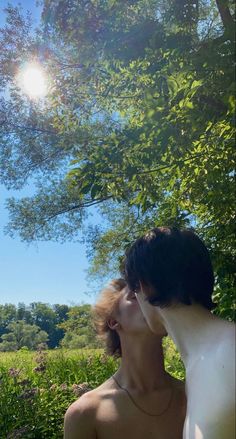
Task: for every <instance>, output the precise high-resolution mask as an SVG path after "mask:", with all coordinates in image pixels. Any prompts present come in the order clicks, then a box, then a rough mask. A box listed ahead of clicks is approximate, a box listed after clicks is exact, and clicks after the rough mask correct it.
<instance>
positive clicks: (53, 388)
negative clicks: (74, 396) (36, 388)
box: [49, 384, 57, 391]
mask: <svg viewBox="0 0 236 439" xmlns="http://www.w3.org/2000/svg"><path fill="white" fill-rule="evenodd" d="M49 390H51V391H54V390H57V385H56V384H52V385H51V387H49Z"/></svg>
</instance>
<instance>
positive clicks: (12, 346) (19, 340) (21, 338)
mask: <svg viewBox="0 0 236 439" xmlns="http://www.w3.org/2000/svg"><path fill="white" fill-rule="evenodd" d="M6 329H7V331H8V332H7V333H5V334H3V335H2V337H1V338H2V342H1V343H0V350H1V351H17V350H19V349H21V348H23V347H27V348H28V349H36V348H37V346H38V345H39V344H41V343H43V344H46V342H47V341H48V334H47V333H46V332H45V331H42V330H41V329H40V328H39V326H37V325H29V324H28V323H25V322H24V320H18V321H16V322H12V323H9V325H7V327H6Z"/></svg>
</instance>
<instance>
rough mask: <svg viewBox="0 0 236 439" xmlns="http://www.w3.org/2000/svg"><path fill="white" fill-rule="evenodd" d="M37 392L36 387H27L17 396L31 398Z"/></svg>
mask: <svg viewBox="0 0 236 439" xmlns="http://www.w3.org/2000/svg"><path fill="white" fill-rule="evenodd" d="M38 392H39V389H38V387H33V388H32V389H27V390H25V391H24V392H23V393H21V395H19V398H21V399H31V398H33V397H34V396H35V395H36V394H37V393H38Z"/></svg>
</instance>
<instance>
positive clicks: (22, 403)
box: [0, 339, 184, 439]
mask: <svg viewBox="0 0 236 439" xmlns="http://www.w3.org/2000/svg"><path fill="white" fill-rule="evenodd" d="M164 345H165V358H166V359H165V364H166V369H167V370H168V372H170V373H171V374H172V375H174V376H175V377H177V378H180V379H183V378H184V371H183V366H182V363H181V361H180V359H179V355H178V353H177V352H176V351H175V348H174V346H173V344H172V343H171V342H170V340H169V339H166V340H165V342H164ZM118 366H119V360H118V359H114V358H112V357H109V356H107V355H106V354H105V353H104V351H103V350H102V349H84V350H62V349H58V350H51V351H38V352H31V351H27V350H24V349H23V350H19V351H17V352H10V353H8V352H7V353H6V352H4V353H0V394H1V398H0V431H1V436H0V437H1V439H13V438H14V439H15V438H24V439H44V438H45V439H46V438H47V439H49V438H50V439H60V438H63V418H64V414H65V411H66V409H67V408H68V406H69V405H70V404H71V403H72V402H73V401H75V400H76V399H77V398H79V397H80V396H81V395H82V394H83V393H85V392H87V391H89V390H90V389H93V388H95V387H97V386H99V385H100V384H101V383H102V382H104V381H105V380H106V379H107V378H108V377H110V376H111V375H112V374H113V373H114V372H115V370H116V369H117V367H118Z"/></svg>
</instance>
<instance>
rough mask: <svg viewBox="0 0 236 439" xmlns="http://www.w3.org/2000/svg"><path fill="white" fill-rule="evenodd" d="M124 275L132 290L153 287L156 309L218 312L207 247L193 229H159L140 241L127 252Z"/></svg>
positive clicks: (153, 301)
mask: <svg viewBox="0 0 236 439" xmlns="http://www.w3.org/2000/svg"><path fill="white" fill-rule="evenodd" d="M124 272H125V278H126V281H127V284H128V286H129V288H130V289H131V290H138V289H140V281H141V282H143V283H144V284H145V285H148V286H149V287H151V291H152V293H151V295H150V296H149V297H148V301H149V303H151V304H152V305H156V306H160V307H165V306H169V305H171V304H172V303H174V302H175V303H176V302H177V303H183V304H186V305H191V304H192V303H198V304H201V305H202V306H203V307H205V308H207V309H209V310H211V309H213V308H215V304H214V303H213V301H212V299H211V296H212V292H213V287H214V274H213V268H212V264H211V260H210V255H209V253H208V250H207V248H206V246H205V245H204V244H203V242H202V241H201V239H200V238H199V237H198V236H197V235H196V234H195V233H194V231H193V230H192V229H178V228H176V227H158V228H155V229H152V230H150V232H148V233H147V234H146V235H144V236H142V237H141V238H139V239H137V241H135V242H134V243H133V245H132V246H131V247H130V248H129V249H128V251H127V252H126V256H125V260H124Z"/></svg>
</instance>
